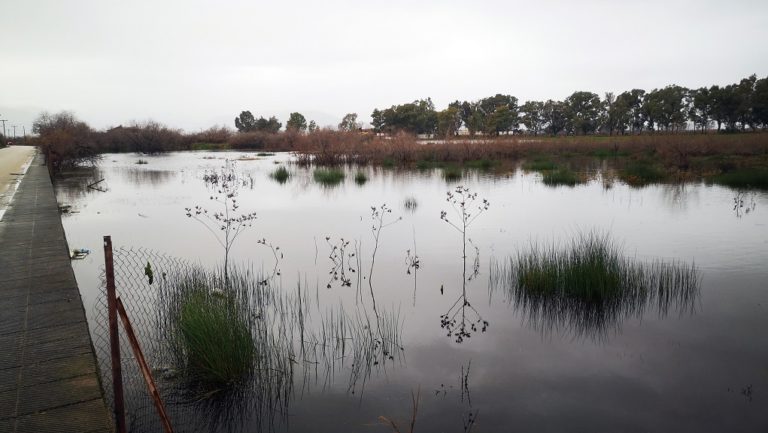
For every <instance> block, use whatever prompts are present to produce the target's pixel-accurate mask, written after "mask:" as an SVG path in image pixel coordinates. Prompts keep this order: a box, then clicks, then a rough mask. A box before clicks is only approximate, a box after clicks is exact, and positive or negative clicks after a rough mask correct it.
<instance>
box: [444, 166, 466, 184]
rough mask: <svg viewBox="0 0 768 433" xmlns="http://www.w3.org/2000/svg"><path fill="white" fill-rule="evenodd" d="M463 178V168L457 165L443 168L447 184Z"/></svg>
mask: <svg viewBox="0 0 768 433" xmlns="http://www.w3.org/2000/svg"><path fill="white" fill-rule="evenodd" d="M463 176H464V173H463V172H462V170H461V168H459V167H457V166H455V165H449V166H446V167H444V168H443V179H445V180H446V182H455V181H458V180H461V178H462V177H463Z"/></svg>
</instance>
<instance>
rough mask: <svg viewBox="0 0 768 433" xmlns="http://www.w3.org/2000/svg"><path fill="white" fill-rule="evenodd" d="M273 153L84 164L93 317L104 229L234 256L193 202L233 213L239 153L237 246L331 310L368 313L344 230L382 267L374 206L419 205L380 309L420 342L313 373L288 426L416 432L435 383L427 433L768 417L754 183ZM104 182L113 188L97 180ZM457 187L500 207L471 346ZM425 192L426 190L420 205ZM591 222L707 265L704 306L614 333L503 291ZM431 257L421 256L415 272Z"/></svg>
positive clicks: (652, 256)
mask: <svg viewBox="0 0 768 433" xmlns="http://www.w3.org/2000/svg"><path fill="white" fill-rule="evenodd" d="M243 157H245V158H243ZM253 157H254V154H252V153H238V152H232V153H205V152H198V153H195V152H188V153H173V154H169V155H165V156H157V157H144V156H142V158H143V159H146V160H148V162H149V163H148V164H146V165H137V164H136V161H137V159H138V156H136V155H125V154H116V155H106V156H105V158H104V160H103V161H102V162H101V164H100V165H99V168H98V169H97V170H96V172H93V173H88V174H84V175H82V176H73V177H70V178H67V179H65V180H64V181H61V182H59V183H58V184H57V185H56V192H57V197H58V200H59V203H60V204H62V205H63V204H67V205H71V206H72V210H73V211H74V212H73V213H71V214H68V215H65V216H64V218H63V221H64V228H65V231H66V233H67V239H68V242H69V244H70V247H71V248H73V249H74V248H89V249H91V250H92V254H90V255H89V256H88V257H87V258H86V259H85V260H81V261H74V262H73V266H74V269H75V273H76V276H77V279H78V284H79V286H80V290H81V293H82V296H83V300H84V302H85V305H86V310H87V311H88V312H89V320H91V321H92V320H94V318H95V316H96V315H95V314H94V313H93V311H94V308H95V303H96V299H97V297H98V293H99V291H100V288H99V287H100V285H101V282H100V277H99V274H100V269H101V267H102V266H103V254H102V252H101V237H102V236H103V235H107V234H109V235H111V236H112V239H113V242H114V244H115V245H116V246H125V247H143V248H147V249H151V250H155V251H158V252H161V253H163V254H168V255H170V256H174V257H179V258H182V259H185V260H188V261H190V262H192V263H199V264H201V265H203V266H215V265H217V264H220V263H221V262H222V260H223V255H222V254H223V253H222V249H221V247H220V246H219V245H218V244H217V243H216V241H215V239H214V237H213V236H212V235H211V234H210V233H209V232H208V231H206V230H205V228H204V227H203V226H202V225H201V224H200V223H199V222H197V221H194V220H193V219H190V218H187V216H186V212H185V210H184V209H185V208H186V207H193V206H195V205H202V206H204V207H207V208H209V209H211V210H218V208H217V207H216V206H215V205H214V204H213V203H211V202H210V200H209V199H208V198H209V196H210V190H209V189H208V188H207V187H206V185H205V183H204V182H203V180H202V178H203V176H204V174H205V173H206V171H207V170H213V169H217V168H219V167H221V166H222V165H223V164H224V158H229V159H238V158H241V159H244V160H239V161H237V162H236V165H237V170H238V171H239V172H240V173H241V174H242V175H243V177H244V178H246V179H248V182H247V184H246V185H245V186H243V187H242V188H240V191H239V202H240V206H241V208H240V210H241V211H243V212H256V213H257V215H258V219H257V220H256V221H255V223H254V225H253V227H252V228H251V229H249V230H248V231H247V232H245V233H244V234H243V235H242V237H241V238H239V239H238V241H237V243H236V244H235V246H234V248H233V250H232V252H231V256H230V257H231V259H232V260H233V261H235V262H237V263H243V264H247V265H248V266H253V267H254V268H257V269H263V270H264V271H265V272H267V273H269V271H270V270H271V269H272V268H273V266H274V259H273V255H272V251H271V250H270V249H269V248H266V247H264V246H263V245H260V244H258V243H257V240H260V239H263V238H266V240H267V241H268V242H271V243H272V244H274V245H277V246H279V247H280V251H281V252H282V253H283V255H284V257H283V259H282V260H281V261H280V263H279V269H280V276H279V277H276V278H277V280H276V281H275V282H274V283H275V285H276V286H279V287H281V288H282V290H286V291H294V290H295V288H296V285H297V282H298V281H299V280H301V281H302V283H308V284H306V286H305V287H306V288H305V290H309V291H310V292H311V297H312V299H313V302H314V303H315V304H316V305H315V307H316V310H317V311H318V313H316V314H320V315H322V314H323V312H327V311H330V310H332V309H333V308H335V307H337V306H339V305H343V306H344V308H345V309H346V310H347V311H348V312H349V311H353V310H354V309H355V305H356V302H355V299H356V297H357V296H358V295H357V294H358V289H357V288H356V287H355V286H356V283H355V282H356V281H357V277H356V276H355V277H354V279H353V284H352V286H350V287H346V286H343V285H341V284H339V282H338V281H330V282H331V287H330V288H327V285H328V283H329V277H330V276H329V271H331V269H332V268H333V265H334V264H333V262H332V260H331V259H330V258H329V254H330V253H331V244H332V245H337V244H338V243H339V242H340V239H341V238H343V239H345V240H349V241H350V242H351V243H350V245H351V246H350V250H349V251H351V250H353V249H354V248H355V246H357V249H358V255H359V257H360V260H361V263H360V265H359V269H358V272H361V273H362V274H364V275H366V276H367V275H368V270H369V267H370V262H371V254H372V250H373V246H374V242H373V237H372V234H371V225H372V220H371V207H372V206H381V205H382V204H386V205H387V206H388V207H389V208H391V209H392V213H391V214H389V215H390V216H389V217H388V218H390V220H391V221H396V220H397V219H398V218H402V219H401V220H399V221H397V222H395V223H394V224H392V225H390V226H388V227H386V228H384V229H383V230H382V232H381V238H380V245H379V248H378V251H377V256H376V261H375V268H374V274H373V275H374V277H373V284H372V285H373V286H374V290H375V296H376V302H377V305H378V306H379V308H380V309H382V310H385V311H389V312H392V314H393V315H396V316H397V317H398V320H399V321H400V323H401V336H402V346H403V351H402V354H401V355H400V356H399V357H398V358H397V359H395V360H393V361H389V362H384V363H382V365H380V366H378V367H377V368H374V369H373V373H372V375H371V377H370V378H368V379H367V380H366V381H365V383H364V385H363V384H355V386H353V387H351V386H350V377H349V376H350V374H351V373H349V371H350V370H349V368H350V366H349V365H348V364H345V361H344V360H341V362H340V363H339V364H340V367H334V369H333V370H334V371H333V374H331V375H328V374H320V375H318V376H317V377H315V378H314V379H312V380H308V379H307V378H306V377H305V378H302V379H298V378H297V379H296V381H297V382H301V383H298V384H297V385H296V386H295V387H294V389H293V391H292V393H291V394H292V395H291V398H290V402H289V404H287V409H286V410H285V412H284V413H283V414H281V415H280V416H278V417H277V418H278V421H277V422H275V423H274V424H272V425H271V427H270V428H272V429H274V430H276V431H291V432H325V431H328V432H331V431H333V432H338V431H345V432H358V431H359V432H369V431H370V432H386V431H391V428H390V427H387V426H386V425H383V424H382V423H381V422H380V421H379V420H378V417H379V416H386V417H388V418H392V419H395V420H397V421H396V422H398V424H399V425H400V426H401V428H403V429H406V430H407V427H404V426H405V425H406V424H407V423H408V420H409V419H410V415H411V393H412V392H417V390H420V396H421V398H420V405H419V409H418V414H417V423H416V429H415V431H417V432H462V431H467V429H468V428H471V431H475V432H507V431H510V432H511V431H516V432H543V431H552V432H560V431H579V432H586V431H624V432H635V431H637V432H647V431H658V432H666V431H691V432H693V431H696V432H702V431H711V432H722V431H733V432H737V431H744V432H748V431H749V432H751V431H766V430H768V410H766V407H768V404H767V403H768V332H766V330H767V329H768V288H767V287H766V281H768V267H767V266H766V264H768V226H767V224H768V213H766V210H768V194H766V193H760V192H750V193H747V194H745V195H743V196H741V198H745V199H746V206H745V207H743V208H740V209H734V198H735V197H736V195H737V192H736V191H734V190H730V189H727V188H722V187H717V186H708V185H704V184H686V185H655V186H649V187H645V188H640V189H638V188H632V187H629V186H626V185H623V184H621V183H613V184H612V185H611V186H610V187H606V185H605V183H604V182H601V181H600V179H599V176H598V178H597V179H596V180H593V181H591V182H590V183H588V184H586V185H581V186H577V187H574V188H569V187H555V188H553V187H547V186H545V185H543V184H542V182H541V176H540V175H539V174H536V173H525V172H522V171H510V172H503V173H483V172H471V173H467V175H466V176H465V177H464V179H462V180H461V181H458V182H450V183H449V182H446V181H445V180H444V179H443V178H442V176H441V175H440V172H439V171H431V170H426V171H400V170H374V169H372V168H362V169H360V170H362V171H364V172H365V173H366V174H367V176H368V179H369V180H368V182H367V183H365V184H364V185H358V184H356V183H355V182H354V180H353V177H354V174H355V172H356V171H358V170H357V169H347V176H346V179H345V181H344V182H343V183H342V184H341V185H339V186H336V187H331V188H328V187H323V186H320V185H318V184H317V183H315V182H314V181H313V178H312V171H311V170H309V169H305V168H301V167H298V166H295V165H290V164H288V165H287V167H288V169H289V171H290V172H291V174H292V176H291V178H290V179H289V180H288V182H286V183H285V184H280V183H278V182H276V181H274V180H273V179H271V178H270V177H269V174H270V173H271V172H272V171H273V170H274V169H275V168H276V167H277V165H276V162H281V163H288V162H290V160H291V157H290V155H288V154H276V155H273V156H268V157H260V158H256V159H255V158H253ZM102 178H103V179H104V180H103V182H100V183H99V184H98V187H100V188H102V189H103V190H104V191H96V190H94V189H89V188H87V187H85V186H86V185H88V184H89V183H91V182H93V181H95V180H99V179H102ZM457 185H464V186H467V187H469V188H470V189H471V190H472V191H473V192H476V193H477V194H478V197H479V198H485V199H487V200H488V201H489V202H490V207H489V209H488V210H487V211H486V212H484V213H483V214H482V215H480V216H479V217H478V218H477V220H475V222H474V223H473V224H472V225H471V226H470V227H469V229H468V231H467V234H468V237H469V238H470V239H471V244H469V247H468V251H469V252H468V261H469V263H468V268H470V270H471V268H472V264H473V263H474V261H475V260H476V259H477V260H478V263H479V266H478V270H479V274H478V275H477V277H476V278H473V279H472V280H470V281H469V282H468V283H467V297H468V299H469V300H471V304H472V306H473V307H474V308H475V309H476V310H477V311H478V314H479V315H480V316H481V317H482V319H483V320H485V321H487V322H488V323H489V326H488V329H487V330H486V331H485V332H480V331H479V330H478V332H476V333H473V334H472V336H471V337H470V338H468V339H465V340H464V341H463V342H462V343H460V344H458V343H456V342H455V340H454V339H452V338H448V337H447V336H446V334H445V330H444V329H442V328H441V326H440V315H441V314H444V313H445V312H446V311H448V310H449V309H450V307H451V305H452V304H453V303H454V302H456V299H457V297H458V296H459V295H460V293H461V291H462V281H463V276H462V246H463V245H462V237H461V234H460V233H459V232H457V231H456V230H455V229H453V228H452V227H451V226H449V225H448V224H446V223H445V222H444V221H442V220H441V219H440V212H441V211H442V210H446V211H448V212H449V214H448V215H449V217H451V216H454V215H455V214H452V212H453V210H452V208H451V207H450V204H449V203H447V202H446V192H447V191H450V190H452V189H453V188H455V187H456V186H457ZM407 199H413V200H415V202H416V203H417V205H416V206H415V207H411V208H409V207H407V206H406V205H405V202H406V200H407ZM746 209H749V210H750V211H749V212H746V211H745V210H746ZM591 230H601V231H603V232H608V233H610V234H611V236H612V237H613V239H614V240H616V241H617V242H619V243H620V244H621V245H623V247H624V251H625V253H626V254H627V255H629V256H631V257H633V258H636V259H637V260H640V261H651V260H656V259H664V260H670V261H671V260H677V261H682V262H686V263H695V264H696V266H697V267H698V269H699V271H700V274H701V289H700V292H699V295H698V297H697V299H696V301H695V306H694V307H695V308H694V311H693V312H686V313H683V314H679V313H677V312H670V313H669V314H665V315H662V314H659V313H658V311H656V310H653V309H650V308H649V309H647V310H646V311H645V313H644V314H643V315H641V317H629V318H626V319H624V320H621V321H619V323H612V324H611V326H609V327H602V328H600V329H594V332H586V333H585V332H575V331H574V330H573V329H568V326H559V327H555V328H554V329H549V331H548V332H543V331H542V330H541V327H537V326H533V325H532V324H531V323H529V322H527V321H526V315H525V313H524V312H522V311H518V310H517V309H516V308H515V307H514V305H512V302H511V300H510V299H509V296H508V295H507V294H505V293H502V292H500V291H498V290H492V289H491V287H490V284H489V281H488V278H489V268H490V264H491V262H492V260H494V259H495V260H503V259H504V258H505V257H507V256H509V255H511V254H516V252H517V251H518V250H520V249H525V248H527V247H528V246H529V245H530V244H531V243H536V242H538V243H546V244H549V243H564V242H567V241H568V240H570V239H571V238H573V237H574V236H578V235H579V233H583V232H588V231H591ZM326 238H329V240H326ZM475 247H476V249H475ZM414 252H415V254H416V255H417V256H418V258H419V263H420V267H419V269H417V270H414V269H413V268H410V269H411V271H412V272H411V273H410V274H409V273H408V272H407V271H408V270H409V266H408V264H409V263H410V262H409V260H408V258H409V254H410V257H412V256H413V255H414ZM363 287H364V288H365V290H366V291H367V288H368V285H367V283H364V286H363ZM363 293H365V291H364V292H363ZM92 328H93V324H92ZM467 372H469V373H468V374H467ZM353 391H354V392H353ZM149 409H150V410H151V408H149ZM172 412H174V411H173V410H172ZM174 413H182V414H184V415H176V419H174V422H175V424H177V426H179V429H180V430H188V431H194V430H198V431H205V430H207V429H210V428H216V429H219V430H221V431H228V430H234V431H237V430H243V431H251V430H253V429H255V426H256V425H258V424H259V423H258V422H255V421H254V420H253V419H252V418H254V416H255V415H253V414H249V413H247V410H244V411H237V410H233V411H231V413H229V412H228V414H227V415H226V416H224V417H220V418H224V419H223V420H221V419H218V420H217V421H216V422H215V423H213V424H211V423H210V419H208V420H206V419H205V418H206V417H208V418H211V415H210V413H208V412H206V411H200V410H186V411H183V410H182V411H180V412H178V411H177V412H174ZM470 417H472V418H471V419H474V420H475V421H474V424H472V421H470ZM212 425H213V427H212ZM468 425H469V427H467V426H468ZM201 426H205V427H201ZM137 431H138V430H137Z"/></svg>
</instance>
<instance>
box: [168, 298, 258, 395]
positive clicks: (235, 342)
mask: <svg viewBox="0 0 768 433" xmlns="http://www.w3.org/2000/svg"><path fill="white" fill-rule="evenodd" d="M236 302H237V300H236V298H235V297H234V296H232V295H230V294H228V293H225V292H218V291H213V290H210V288H203V287H200V288H197V289H193V290H191V291H190V292H189V293H186V294H184V296H183V297H182V300H181V305H180V308H179V312H178V316H177V317H176V329H177V331H178V334H177V338H178V339H179V343H180V344H181V346H182V347H183V352H184V355H185V356H184V357H185V361H186V362H185V365H186V369H187V372H188V373H189V374H190V375H191V376H192V377H193V378H194V379H195V380H199V381H201V382H203V383H206V384H231V383H236V382H239V381H241V380H243V379H245V378H247V377H248V375H249V374H250V372H251V369H252V368H253V365H254V357H255V356H256V351H255V347H254V344H253V340H252V338H251V331H250V328H249V324H248V320H247V319H246V317H244V313H243V311H241V309H240V308H239V306H238V305H237V304H236Z"/></svg>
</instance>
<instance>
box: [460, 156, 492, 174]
mask: <svg viewBox="0 0 768 433" xmlns="http://www.w3.org/2000/svg"><path fill="white" fill-rule="evenodd" d="M497 164H498V162H497V161H492V160H490V159H476V160H472V161H466V162H464V166H465V167H467V168H474V169H478V170H486V171H487V170H490V169H492V168H493V167H494V166H496V165H497Z"/></svg>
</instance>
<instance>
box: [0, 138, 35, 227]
mask: <svg viewBox="0 0 768 433" xmlns="http://www.w3.org/2000/svg"><path fill="white" fill-rule="evenodd" d="M34 155H35V148H34V147H31V146H10V147H6V148H3V149H0V219H2V215H3V213H4V211H5V208H6V207H7V206H8V203H10V201H11V198H13V193H14V192H15V191H16V185H17V182H18V181H20V180H21V177H22V176H20V175H19V174H17V173H21V172H22V170H24V168H25V166H26V165H27V163H29V162H30V161H31V160H32V157H33V156H34Z"/></svg>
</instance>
